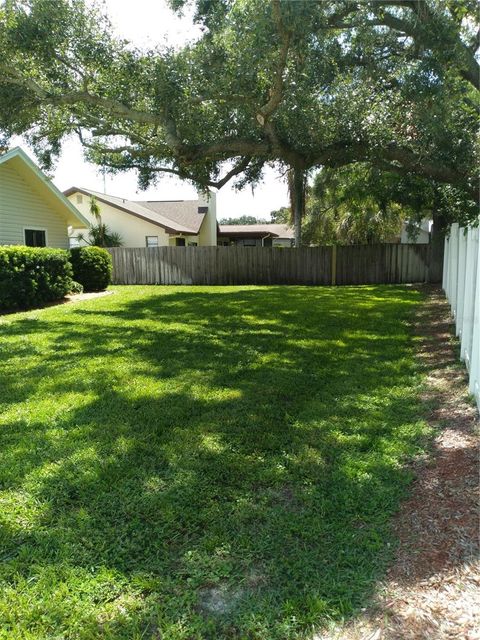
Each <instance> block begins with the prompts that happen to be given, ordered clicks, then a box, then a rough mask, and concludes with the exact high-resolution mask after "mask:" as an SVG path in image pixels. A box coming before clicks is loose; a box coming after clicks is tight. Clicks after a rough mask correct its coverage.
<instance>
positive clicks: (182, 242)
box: [175, 238, 185, 247]
mask: <svg viewBox="0 0 480 640" xmlns="http://www.w3.org/2000/svg"><path fill="white" fill-rule="evenodd" d="M175 244H176V246H177V247H184V246H185V238H175Z"/></svg>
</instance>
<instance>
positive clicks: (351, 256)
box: [109, 244, 429, 285]
mask: <svg viewBox="0 0 480 640" xmlns="http://www.w3.org/2000/svg"><path fill="white" fill-rule="evenodd" d="M109 251H110V254H111V255H112V259H113V283H114V284H199V285H228V284H231V285H234V284H238V285H242V284H306V285H331V284H338V285H346V284H401V283H410V282H425V281H426V280H427V277H428V256H429V246H428V245H426V244H381V245H358V246H347V247H302V248H301V249H283V248H282V249H279V248H275V247H156V248H139V249H126V248H115V249H109Z"/></svg>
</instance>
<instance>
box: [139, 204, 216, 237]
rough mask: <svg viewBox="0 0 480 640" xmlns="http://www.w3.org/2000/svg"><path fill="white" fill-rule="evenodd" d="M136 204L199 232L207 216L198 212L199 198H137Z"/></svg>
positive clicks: (194, 231)
mask: <svg viewBox="0 0 480 640" xmlns="http://www.w3.org/2000/svg"><path fill="white" fill-rule="evenodd" d="M135 202H136V204H139V205H141V206H142V207H147V208H148V209H150V210H151V211H154V212H155V213H158V214H161V215H163V216H165V217H166V218H168V219H169V220H173V221H174V222H175V223H176V224H179V225H181V226H183V227H187V228H189V229H192V230H193V233H195V234H197V233H198V232H199V231H200V226H201V224H202V222H203V218H204V217H205V214H204V213H198V200H136V201H135Z"/></svg>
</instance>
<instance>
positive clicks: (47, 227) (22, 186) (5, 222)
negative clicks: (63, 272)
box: [0, 147, 88, 249]
mask: <svg viewBox="0 0 480 640" xmlns="http://www.w3.org/2000/svg"><path fill="white" fill-rule="evenodd" d="M74 227H75V228H78V229H82V230H85V229H86V228H87V227H88V221H87V220H86V219H85V218H84V217H83V216H82V215H81V213H80V212H79V211H77V210H76V209H75V207H74V206H73V205H72V203H71V202H70V201H69V200H67V198H65V196H64V195H63V194H62V192H61V191H59V190H58V189H57V187H56V186H55V185H54V184H53V182H52V181H51V180H50V179H49V178H47V176H46V175H45V174H44V173H42V171H41V170H40V169H39V168H38V167H37V165H36V164H35V163H34V162H33V161H32V160H31V159H30V158H29V157H28V155H27V154H26V153H25V152H24V151H23V150H22V149H20V148H18V147H17V148H15V149H12V150H11V151H8V152H7V153H5V154H3V155H1V156H0V245H2V244H3V245H5V244H10V245H11V244H14V245H28V246H34V247H56V248H60V249H68V246H69V234H70V233H71V231H72V229H73V228H74Z"/></svg>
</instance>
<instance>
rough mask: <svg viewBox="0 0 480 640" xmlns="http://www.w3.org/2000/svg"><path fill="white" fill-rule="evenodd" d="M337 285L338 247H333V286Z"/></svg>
mask: <svg viewBox="0 0 480 640" xmlns="http://www.w3.org/2000/svg"><path fill="white" fill-rule="evenodd" d="M336 284H337V245H336V244H334V245H333V246H332V285H336Z"/></svg>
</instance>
